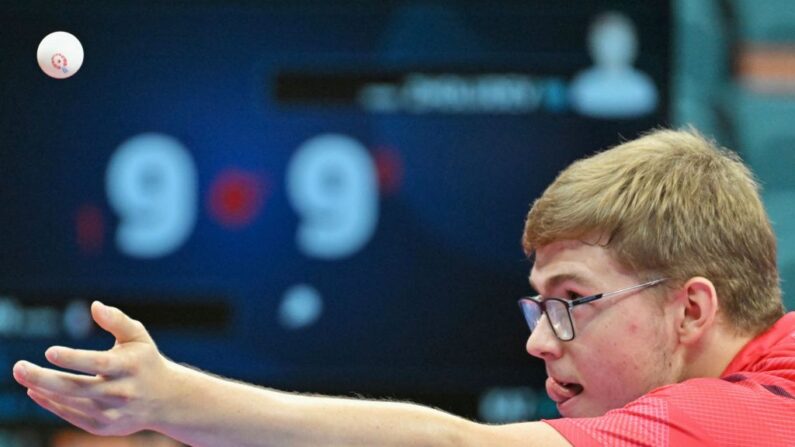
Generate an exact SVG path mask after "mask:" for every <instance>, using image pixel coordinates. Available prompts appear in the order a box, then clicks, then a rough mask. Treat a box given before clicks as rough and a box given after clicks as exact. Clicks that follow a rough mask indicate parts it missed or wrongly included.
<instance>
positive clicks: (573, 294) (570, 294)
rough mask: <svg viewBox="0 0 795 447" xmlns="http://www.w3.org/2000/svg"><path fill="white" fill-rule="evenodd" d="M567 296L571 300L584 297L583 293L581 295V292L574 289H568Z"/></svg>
mask: <svg viewBox="0 0 795 447" xmlns="http://www.w3.org/2000/svg"><path fill="white" fill-rule="evenodd" d="M566 298H568V299H569V300H571V301H574V300H576V299H577V298H582V295H580V294H579V293H577V292H575V291H573V290H567V291H566Z"/></svg>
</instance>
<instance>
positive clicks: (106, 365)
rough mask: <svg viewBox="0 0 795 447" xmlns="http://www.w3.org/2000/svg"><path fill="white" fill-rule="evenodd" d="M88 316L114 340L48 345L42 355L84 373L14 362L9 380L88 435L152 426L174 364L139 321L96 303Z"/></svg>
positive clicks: (169, 388) (170, 385)
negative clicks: (100, 346) (83, 346)
mask: <svg viewBox="0 0 795 447" xmlns="http://www.w3.org/2000/svg"><path fill="white" fill-rule="evenodd" d="M91 314H92V316H93V318H94V321H96V322H97V324H99V326H100V327H102V328H103V329H105V330H106V331H108V332H110V333H111V334H113V336H114V337H115V338H116V344H115V345H114V346H113V348H111V349H110V350H108V351H86V350H78V349H71V348H65V347H60V346H53V347H51V348H49V349H48V350H47V352H46V353H45V356H46V357H47V360H48V361H49V362H50V363H52V364H53V365H56V366H59V367H62V368H65V369H70V370H73V371H79V372H82V373H85V374H73V373H67V372H62V371H57V370H54V369H48V368H42V367H40V366H37V365H34V364H32V363H30V362H26V361H19V362H17V363H16V365H14V378H15V379H16V381H17V382H19V383H20V384H21V385H22V386H24V387H27V388H28V396H30V398H31V399H33V400H34V401H35V402H36V403H38V404H39V405H41V406H42V407H44V408H46V409H47V410H49V411H51V412H53V413H55V414H56V415H58V416H60V417H61V418H63V419H65V420H66V421H68V422H70V423H72V424H74V425H76V426H78V427H80V428H82V429H83V430H86V431H88V432H90V433H94V434H98V435H118V436H123V435H127V434H130V433H135V432H137V431H140V430H144V429H151V428H153V426H154V424H156V422H157V421H158V418H159V415H158V413H159V411H162V409H163V406H164V403H166V402H168V401H169V399H170V398H171V397H172V396H173V395H174V393H175V392H176V390H175V389H174V383H176V382H178V381H177V380H173V381H172V380H170V379H169V378H170V377H173V376H174V374H175V373H176V368H175V366H176V365H174V364H173V363H172V362H170V361H169V360H168V359H166V358H165V357H163V356H162V355H161V354H160V352H159V351H158V350H157V346H155V343H154V341H153V340H152V338H151V337H150V336H149V333H148V332H147V331H146V328H144V326H143V324H141V323H140V322H139V321H136V320H133V319H131V318H129V317H128V316H127V315H125V314H124V313H123V312H122V311H120V310H119V309H116V308H114V307H109V306H105V305H104V304H102V303H100V302H99V301H95V302H94V303H93V304H92V305H91Z"/></svg>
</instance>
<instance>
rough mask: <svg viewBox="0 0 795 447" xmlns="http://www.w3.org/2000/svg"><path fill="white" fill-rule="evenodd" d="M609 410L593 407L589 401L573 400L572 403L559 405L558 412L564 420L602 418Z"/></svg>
mask: <svg viewBox="0 0 795 447" xmlns="http://www.w3.org/2000/svg"><path fill="white" fill-rule="evenodd" d="M608 410H609V409H605V408H603V407H602V406H596V405H593V404H592V403H591V402H588V401H587V399H582V400H580V399H572V402H564V403H563V405H558V412H559V413H560V415H561V416H562V417H564V418H594V417H599V416H602V415H603V414H605V413H606V412H607V411H608Z"/></svg>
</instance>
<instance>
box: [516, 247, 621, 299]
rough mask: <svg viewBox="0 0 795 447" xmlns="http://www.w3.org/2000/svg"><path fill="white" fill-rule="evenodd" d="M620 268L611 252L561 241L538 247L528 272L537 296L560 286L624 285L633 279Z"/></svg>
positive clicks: (597, 286) (598, 286) (603, 248)
mask: <svg viewBox="0 0 795 447" xmlns="http://www.w3.org/2000/svg"><path fill="white" fill-rule="evenodd" d="M632 276H633V275H631V273H630V272H628V271H627V270H626V269H624V268H622V266H621V265H620V264H619V263H618V261H616V260H615V258H614V256H613V255H612V254H611V252H610V250H609V249H607V248H605V247H603V246H600V245H596V244H587V243H584V242H582V241H575V240H563V241H556V242H553V243H550V244H548V245H544V246H541V247H539V248H538V249H537V250H536V252H535V262H534V263H533V268H532V270H531V271H530V283H531V284H532V285H533V288H534V289H535V290H537V291H538V292H541V293H543V292H544V291H545V290H549V289H552V288H554V287H555V286H557V285H559V284H561V283H563V282H569V281H571V282H574V283H576V284H578V285H580V286H583V287H587V288H595V289H596V288H600V287H605V286H608V285H615V284H617V283H619V284H620V283H623V282H624V280H625V279H626V278H624V277H632Z"/></svg>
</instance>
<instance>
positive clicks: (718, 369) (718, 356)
mask: <svg viewBox="0 0 795 447" xmlns="http://www.w3.org/2000/svg"><path fill="white" fill-rule="evenodd" d="M753 338H754V337H753V336H752V335H738V334H736V333H734V331H731V330H726V328H724V327H720V328H719V329H718V330H716V331H713V332H712V333H711V334H710V335H709V336H707V338H706V339H705V340H703V343H702V344H700V346H696V347H694V348H695V349H692V350H689V352H688V353H686V354H685V370H684V374H683V380H687V379H695V378H699V377H720V376H721V375H722V374H723V372H724V371H725V370H726V367H728V366H729V363H731V361H732V360H733V359H734V357H735V356H736V355H737V354H738V353H739V352H740V350H741V349H742V348H743V347H744V346H745V345H746V344H748V342H750V341H751V340H752V339H753Z"/></svg>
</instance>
